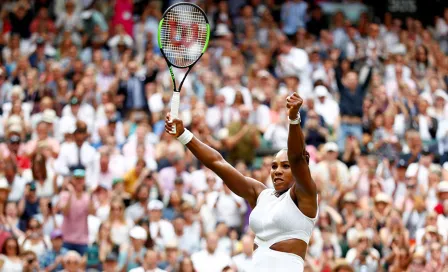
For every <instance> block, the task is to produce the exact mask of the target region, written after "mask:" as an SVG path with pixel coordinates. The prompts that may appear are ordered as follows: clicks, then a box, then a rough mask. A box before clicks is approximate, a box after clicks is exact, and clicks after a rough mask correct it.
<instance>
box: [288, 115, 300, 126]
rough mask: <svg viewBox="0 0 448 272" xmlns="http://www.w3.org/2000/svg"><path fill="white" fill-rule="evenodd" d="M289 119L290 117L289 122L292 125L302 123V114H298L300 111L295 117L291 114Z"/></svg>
mask: <svg viewBox="0 0 448 272" xmlns="http://www.w3.org/2000/svg"><path fill="white" fill-rule="evenodd" d="M288 119H289V124H291V125H297V124H300V122H301V118H300V114H298V113H297V115H296V116H294V117H291V116H289V117H288Z"/></svg>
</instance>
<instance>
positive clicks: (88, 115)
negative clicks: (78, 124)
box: [62, 103, 95, 131]
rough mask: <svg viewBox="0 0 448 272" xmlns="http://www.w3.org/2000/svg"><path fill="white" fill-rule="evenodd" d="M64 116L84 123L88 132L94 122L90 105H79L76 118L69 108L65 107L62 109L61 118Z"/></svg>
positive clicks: (92, 109)
mask: <svg viewBox="0 0 448 272" xmlns="http://www.w3.org/2000/svg"><path fill="white" fill-rule="evenodd" d="M65 116H72V117H73V118H75V119H79V120H82V121H84V122H85V123H86V124H87V127H88V128H89V131H91V130H92V128H93V122H94V120H95V109H94V108H93V107H92V106H91V105H90V104H87V103H81V105H80V107H79V111H78V114H77V116H74V115H73V112H72V109H71V106H70V105H65V107H64V108H63V109H62V117H65Z"/></svg>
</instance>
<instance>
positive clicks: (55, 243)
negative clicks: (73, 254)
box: [51, 238, 64, 249]
mask: <svg viewBox="0 0 448 272" xmlns="http://www.w3.org/2000/svg"><path fill="white" fill-rule="evenodd" d="M51 242H52V244H53V249H60V248H62V244H63V243H64V241H63V240H62V238H56V239H53V240H52V241H51Z"/></svg>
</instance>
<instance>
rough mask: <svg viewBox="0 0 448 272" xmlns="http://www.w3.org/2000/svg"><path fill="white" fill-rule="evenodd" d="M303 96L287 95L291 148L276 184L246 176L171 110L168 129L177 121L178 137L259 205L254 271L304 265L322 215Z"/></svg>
mask: <svg viewBox="0 0 448 272" xmlns="http://www.w3.org/2000/svg"><path fill="white" fill-rule="evenodd" d="M302 103H303V100H302V98H300V96H299V95H298V94H297V93H294V94H292V95H290V96H288V98H287V108H288V115H289V123H290V125H289V136H288V149H284V150H281V151H279V152H278V153H277V155H276V156H275V158H274V160H273V161H272V168H271V178H272V181H273V183H274V189H268V188H267V187H266V186H265V185H264V184H263V183H261V182H259V181H257V180H254V179H252V178H250V177H245V176H243V175H242V174H241V173H240V172H238V171H237V170H236V169H235V168H233V167H232V166H231V165H230V164H229V163H227V162H226V161H225V160H224V159H223V157H222V156H221V154H219V152H217V151H216V150H214V149H212V148H211V147H209V146H207V145H206V144H204V143H202V142H201V141H199V140H198V139H197V138H195V137H194V136H193V134H192V133H191V132H190V131H188V130H187V129H185V128H184V126H183V123H182V121H181V120H179V119H174V120H171V119H170V115H169V114H168V115H167V116H166V124H165V130H166V132H168V133H171V131H172V128H173V126H175V127H176V134H175V136H176V137H177V139H178V140H179V141H180V142H181V143H182V144H184V145H186V146H187V148H188V149H189V150H190V151H191V152H192V153H193V154H194V155H195V156H196V157H197V158H198V159H199V160H200V161H201V162H202V163H203V164H204V165H205V166H206V167H208V168H210V169H211V170H212V171H214V172H215V173H216V174H217V175H218V176H220V177H221V179H222V180H223V181H224V182H225V184H226V185H227V186H228V187H229V188H230V190H232V191H233V192H234V193H235V194H237V195H239V196H241V197H243V198H244V199H246V200H247V201H248V202H249V204H250V206H251V207H252V208H253V211H252V213H251V215H250V219H249V221H250V227H251V229H252V230H253V231H254V233H255V235H256V237H255V246H254V248H255V251H254V255H253V271H257V272H264V271H266V272H267V271H270V272H272V271H282V272H285V271H291V272H292V271H294V272H301V271H303V270H304V258H305V254H306V251H307V247H308V243H309V240H310V237H311V233H312V230H313V228H314V224H315V222H316V219H317V211H318V204H317V189H316V184H315V183H314V181H313V179H312V178H311V174H310V170H309V167H308V162H309V154H308V152H306V150H305V141H304V137H303V133H302V129H301V128H300V117H299V109H300V107H301V105H302Z"/></svg>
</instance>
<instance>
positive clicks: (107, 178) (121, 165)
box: [90, 153, 126, 189]
mask: <svg viewBox="0 0 448 272" xmlns="http://www.w3.org/2000/svg"><path fill="white" fill-rule="evenodd" d="M100 159H101V155H100V154H98V153H96V154H95V158H94V161H93V170H92V176H91V177H90V181H91V182H92V183H91V185H92V186H95V185H98V184H100V183H101V184H102V185H106V186H107V188H108V189H112V181H113V179H114V178H119V177H123V176H124V175H125V174H126V167H125V166H126V165H125V158H124V157H123V156H122V155H120V154H115V155H111V156H110V158H109V165H108V168H107V170H108V171H107V172H104V173H103V172H101V166H100Z"/></svg>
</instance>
